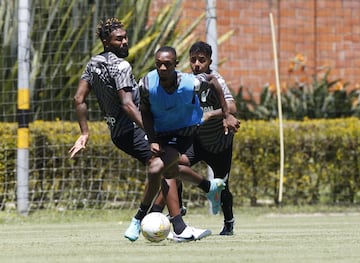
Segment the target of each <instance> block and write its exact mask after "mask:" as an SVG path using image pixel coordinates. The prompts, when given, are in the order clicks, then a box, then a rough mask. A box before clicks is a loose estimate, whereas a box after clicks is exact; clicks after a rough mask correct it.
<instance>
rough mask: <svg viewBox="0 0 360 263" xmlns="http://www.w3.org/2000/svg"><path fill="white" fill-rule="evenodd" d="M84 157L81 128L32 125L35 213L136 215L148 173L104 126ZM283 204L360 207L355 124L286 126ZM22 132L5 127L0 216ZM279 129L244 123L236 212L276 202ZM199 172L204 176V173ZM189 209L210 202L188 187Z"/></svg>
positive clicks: (237, 151) (234, 175)
mask: <svg viewBox="0 0 360 263" xmlns="http://www.w3.org/2000/svg"><path fill="white" fill-rule="evenodd" d="M90 130H91V131H92V134H91V137H90V141H89V144H88V146H87V148H86V150H85V151H84V152H83V153H82V154H80V156H78V157H77V158H75V159H69V155H68V150H69V148H70V147H71V146H72V144H73V143H74V142H75V140H76V139H77V137H78V135H79V128H78V124H77V123H73V122H62V121H58V122H42V121H37V122H34V123H32V124H31V125H30V134H31V139H30V140H31V142H30V145H31V147H30V172H29V190H30V191H29V197H30V202H31V205H32V207H40V208H42V207H43V208H49V207H66V208H79V207H80V208H81V207H119V206H120V207H133V206H134V205H135V204H136V205H138V202H139V200H140V196H141V193H142V191H143V189H144V181H145V178H146V176H145V174H146V169H145V167H143V166H142V165H141V164H139V163H138V162H136V161H135V160H134V159H132V158H130V157H129V156H127V155H126V154H124V153H122V152H121V151H119V150H117V149H116V148H115V147H114V146H113V144H112V142H111V140H110V138H109V134H108V130H107V128H106V125H105V124H104V123H102V122H92V123H90ZM283 131H284V146H285V147H284V149H285V150H284V157H285V158H284V159H285V162H284V180H283V198H282V203H283V204H318V203H322V204H335V203H346V204H354V203H358V202H359V200H360V160H359V159H360V142H359V140H360V139H359V138H360V124H359V120H358V119H356V118H347V119H335V120H305V121H302V122H296V121H285V122H284V127H283ZM16 133H17V124H14V123H2V125H1V128H0V134H1V137H2V140H1V144H2V146H1V148H0V157H1V158H0V208H2V209H4V208H5V207H6V205H7V204H9V203H15V201H16ZM279 149H280V147H279V125H278V122H277V121H274V122H269V121H246V122H242V126H241V129H240V131H239V132H238V133H237V134H236V136H235V140H234V148H233V165H232V171H231V176H230V188H231V189H232V192H233V194H234V202H235V204H236V205H242V204H247V203H250V204H251V205H258V204H261V203H262V202H263V201H264V200H265V201H266V202H270V203H273V202H277V200H278V199H277V198H278V195H279V192H278V191H279V167H280V150H279ZM195 169H197V170H200V172H201V173H202V174H206V166H205V165H198V166H196V167H195ZM184 200H185V202H186V203H187V204H188V205H203V202H205V200H206V199H205V197H204V195H203V194H202V193H201V191H200V190H198V189H197V188H196V187H192V186H190V185H187V184H186V187H185V190H184Z"/></svg>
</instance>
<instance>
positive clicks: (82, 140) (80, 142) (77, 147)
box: [69, 134, 89, 158]
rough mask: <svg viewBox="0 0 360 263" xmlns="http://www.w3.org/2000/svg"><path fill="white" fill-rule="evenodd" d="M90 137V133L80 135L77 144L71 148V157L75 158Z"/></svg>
mask: <svg viewBox="0 0 360 263" xmlns="http://www.w3.org/2000/svg"><path fill="white" fill-rule="evenodd" d="M88 139H89V134H84V135H80V137H79V138H78V139H77V140H76V142H75V144H74V146H73V147H71V149H70V150H69V153H70V158H73V157H74V156H75V155H76V154H77V153H78V152H79V151H81V150H82V149H85V148H86V143H87V141H88Z"/></svg>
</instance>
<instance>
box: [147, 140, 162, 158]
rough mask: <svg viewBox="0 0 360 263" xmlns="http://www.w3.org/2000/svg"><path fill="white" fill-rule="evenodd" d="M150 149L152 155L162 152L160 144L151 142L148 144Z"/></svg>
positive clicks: (159, 154)
mask: <svg viewBox="0 0 360 263" xmlns="http://www.w3.org/2000/svg"><path fill="white" fill-rule="evenodd" d="M150 150H151V152H152V153H153V155H154V156H161V155H162V153H163V150H162V149H161V147H160V144H158V143H156V142H153V143H151V144H150Z"/></svg>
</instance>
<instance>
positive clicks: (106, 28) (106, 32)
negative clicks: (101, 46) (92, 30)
mask: <svg viewBox="0 0 360 263" xmlns="http://www.w3.org/2000/svg"><path fill="white" fill-rule="evenodd" d="M118 28H124V24H123V23H121V21H120V20H119V19H117V18H108V19H106V20H105V22H104V21H100V23H99V24H98V25H97V28H96V35H97V36H98V37H99V38H100V40H101V41H103V40H104V39H107V38H108V37H109V36H110V34H111V32H112V31H114V30H116V29H118Z"/></svg>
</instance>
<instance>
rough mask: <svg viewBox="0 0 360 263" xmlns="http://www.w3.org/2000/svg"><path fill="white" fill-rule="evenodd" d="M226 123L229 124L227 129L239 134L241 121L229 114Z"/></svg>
mask: <svg viewBox="0 0 360 263" xmlns="http://www.w3.org/2000/svg"><path fill="white" fill-rule="evenodd" d="M225 121H226V123H227V128H228V129H229V130H230V131H232V132H234V133H235V132H237V131H238V129H239V128H240V120H238V119H237V118H235V116H234V115H232V114H229V115H228V116H227V117H226V119H225Z"/></svg>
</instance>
